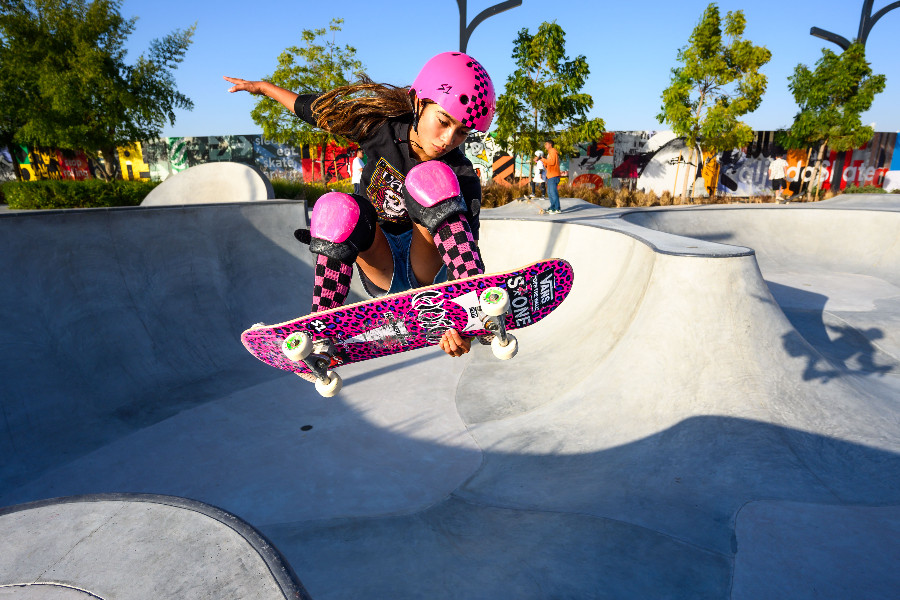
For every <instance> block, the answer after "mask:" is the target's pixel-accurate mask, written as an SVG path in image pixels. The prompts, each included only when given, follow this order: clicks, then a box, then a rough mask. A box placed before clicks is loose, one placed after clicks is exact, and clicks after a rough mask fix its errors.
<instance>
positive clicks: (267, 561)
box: [0, 494, 309, 600]
mask: <svg viewBox="0 0 900 600" xmlns="http://www.w3.org/2000/svg"><path fill="white" fill-rule="evenodd" d="M5 597H11V598H16V599H22V598H37V597H40V598H48V597H49V598H54V599H56V598H59V599H65V600H67V599H73V600H75V599H77V598H89V597H98V598H128V599H134V600H139V599H143V598H147V599H148V600H149V599H155V598H180V599H184V598H260V599H270V598H271V599H282V598H301V599H302V598H309V595H308V594H307V592H306V590H305V589H304V588H303V585H302V584H301V583H300V581H299V580H298V579H297V576H296V575H295V574H294V572H293V570H292V569H291V567H290V565H288V564H287V562H286V561H285V560H284V558H283V557H282V556H281V553H280V552H279V551H278V550H277V549H276V548H275V547H274V546H273V545H272V544H271V542H269V541H268V540H267V539H266V538H265V536H263V535H262V534H261V533H260V532H259V531H257V530H256V529H255V528H254V527H252V526H251V525H249V524H248V523H246V522H245V521H243V520H241V519H240V518H238V517H236V516H235V515H233V514H231V513H228V512H225V511H223V510H220V509H218V508H216V507H214V506H210V505H208V504H204V503H201V502H196V501H193V500H189V499H186V498H177V497H173V496H159V495H151V494H92V495H87V496H74V497H69V498H56V499H52V500H43V501H39V502H32V503H28V504H21V505H18V506H11V507H7V508H3V509H0V598H5Z"/></svg>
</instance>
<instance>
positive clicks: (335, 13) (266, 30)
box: [122, 0, 900, 136]
mask: <svg viewBox="0 0 900 600" xmlns="http://www.w3.org/2000/svg"><path fill="white" fill-rule="evenodd" d="M498 1H499V0H469V2H468V5H469V6H468V15H467V17H468V20H469V21H471V20H472V19H473V18H474V17H475V16H476V15H477V14H478V13H479V12H481V11H482V10H483V9H485V8H488V7H490V6H493V5H494V4H497V3H498ZM707 4H708V2H706V1H698V2H695V1H691V0H688V1H682V2H671V1H669V2H662V1H657V0H652V1H646V2H642V1H635V2H618V3H613V2H604V1H603V0H568V1H566V2H547V1H538V0H523V2H522V5H521V6H519V7H517V8H513V9H511V10H508V11H506V12H504V13H501V14H499V15H497V16H494V17H491V18H489V19H487V20H486V21H484V22H483V23H481V24H480V25H479V26H478V27H477V28H476V29H475V31H474V32H473V34H472V36H471V38H470V39H469V45H468V49H467V51H468V52H469V54H471V55H473V56H475V57H476V58H477V59H478V60H479V61H481V62H482V64H484V66H485V68H487V70H488V72H489V73H490V74H491V77H492V78H493V79H494V83H495V85H497V87H498V89H499V91H501V92H502V89H503V86H504V83H505V81H506V78H507V77H508V76H509V75H510V74H511V73H512V72H513V71H514V70H515V64H514V62H513V60H512V58H510V55H511V54H512V48H513V40H514V39H515V38H516V36H517V33H518V31H519V30H520V29H522V28H527V29H529V30H530V31H531V32H532V33H534V32H536V31H537V28H538V26H539V25H540V24H541V22H543V21H554V20H555V21H556V22H557V23H558V24H559V25H560V26H562V28H563V29H564V30H565V32H566V53H567V54H568V55H569V57H575V56H577V55H584V56H585V57H586V58H587V60H588V64H589V65H590V69H591V75H590V78H589V79H588V82H587V85H586V86H585V88H584V91H585V92H587V93H589V94H591V95H592V96H593V98H594V109H593V111H592V114H591V116H596V117H601V118H603V119H604V120H605V121H606V125H607V129H609V130H644V129H646V130H659V129H665V128H666V127H665V126H664V125H661V124H660V123H658V122H657V120H656V115H657V114H658V113H659V107H660V104H661V101H660V95H661V93H662V90H663V89H664V88H665V87H666V86H667V85H668V82H669V72H670V69H671V68H672V67H673V66H675V64H676V61H675V56H676V52H677V50H678V48H680V47H681V46H684V45H685V44H686V43H687V40H688V37H689V36H690V33H691V31H692V30H693V28H694V26H695V25H696V24H697V23H698V22H699V20H700V17H701V15H702V14H703V11H704V9H705V8H706V6H707ZM888 4H890V2H889V0H876V1H875V5H874V7H875V10H876V11H877V10H878V9H879V8H881V7H883V6H886V5H888ZM718 5H719V8H720V12H721V14H722V15H723V17H724V14H725V13H726V12H727V11H729V10H742V11H743V12H744V15H745V16H746V18H747V29H746V31H745V33H744V37H745V38H746V39H749V40H751V41H752V42H754V43H755V44H759V45H763V46H766V47H767V48H768V49H769V50H771V51H772V55H773V56H772V60H771V61H770V62H769V63H768V64H767V65H766V66H765V67H764V69H763V70H764V72H765V73H766V75H767V76H768V78H769V84H768V90H767V92H766V95H765V98H764V100H763V103H762V105H761V106H760V108H759V109H758V110H757V111H756V112H754V113H752V114H750V115H748V116H747V117H746V119H745V120H746V122H747V123H749V124H750V126H752V127H753V128H755V129H777V128H781V127H786V126H788V125H790V123H791V121H792V118H793V115H794V113H795V112H796V104H795V103H794V100H793V97H792V96H791V94H790V91H789V90H788V87H787V78H788V76H790V75H791V73H792V72H793V70H794V67H795V66H796V65H797V64H798V63H804V64H806V65H808V66H810V67H812V66H813V65H814V64H815V62H816V60H818V58H819V57H820V56H821V49H822V48H823V47H828V48H831V49H832V50H835V51H839V50H840V49H839V48H838V47H837V46H836V45H834V44H831V43H830V42H826V41H824V40H821V39H819V38H815V37H813V36H811V35H809V30H810V27H813V26H815V27H819V28H821V29H825V30H828V31H832V32H834V33H837V34H840V35H842V36H844V37H846V38H848V39H852V38H854V37H855V36H856V33H857V30H858V29H859V19H860V12H861V8H862V0H856V1H850V0H841V1H840V2H838V1H836V0H819V1H810V0H795V1H793V2H776V1H771V0H758V1H757V2H719V3H718ZM122 14H123V15H125V16H127V17H131V16H136V17H138V18H139V19H138V22H137V27H136V30H135V32H134V33H133V34H132V36H131V38H130V39H129V44H128V48H129V56H128V60H129V62H134V61H135V60H136V59H137V57H138V56H139V55H140V54H141V53H142V52H144V51H145V50H146V49H147V48H148V47H149V44H150V41H151V40H152V39H154V38H160V37H163V36H164V35H166V34H167V33H169V32H171V31H173V30H174V29H176V28H187V27H189V26H191V25H192V24H194V23H195V22H196V24H197V31H196V34H195V36H194V43H193V45H192V46H191V48H190V50H189V51H188V55H187V57H186V59H185V61H184V62H183V63H182V64H181V65H180V66H179V69H178V70H177V71H176V73H175V77H176V81H177V84H178V88H179V90H180V91H182V92H183V93H185V94H187V96H188V97H190V98H191V99H192V100H193V101H194V110H193V111H178V112H177V120H176V123H175V125H174V126H170V127H166V128H165V130H164V132H163V133H164V135H167V136H206V135H230V134H247V133H257V132H259V131H261V128H260V127H259V126H258V125H256V124H255V123H254V122H253V120H252V119H251V118H250V110H251V109H252V108H253V105H254V98H252V97H251V96H249V95H247V94H229V93H227V91H226V90H227V89H228V87H229V85H228V84H227V82H225V81H224V80H223V79H222V76H223V75H232V76H235V77H243V78H245V79H261V78H263V77H264V76H266V75H268V74H271V73H272V72H273V71H274V70H275V67H276V59H277V56H278V54H279V53H280V52H282V51H283V50H284V49H285V48H287V47H288V46H291V45H298V44H300V33H301V31H303V30H304V29H317V28H321V27H326V26H327V25H328V23H329V22H330V21H331V19H332V18H336V17H337V18H342V19H344V24H343V29H342V31H341V32H339V33H338V38H337V42H338V43H339V44H340V45H345V44H349V45H351V46H354V47H355V48H356V50H357V57H358V58H359V59H360V60H361V61H362V62H363V63H364V65H365V67H366V71H367V72H368V73H369V75H370V76H371V77H372V78H373V79H375V80H376V81H382V82H386V83H392V84H395V85H408V84H410V83H411V82H412V80H413V78H415V76H416V73H417V72H418V70H419V68H420V67H421V65H422V64H423V63H424V62H425V60H427V59H428V58H430V57H431V56H433V55H434V54H437V53H438V52H444V51H447V50H457V49H458V47H459V9H458V8H457V3H456V2H455V0H419V1H413V0H366V1H362V0H344V1H342V2H322V1H321V0H316V1H314V2H312V1H308V0H302V1H294V2H246V1H242V2H237V1H233V0H217V1H215V2H212V1H208V0H191V1H189V2H188V1H185V0H181V1H177V2H176V1H174V0H154V1H153V2H138V1H136V0H127V1H125V2H123V5H122ZM898 32H900V9H897V10H895V11H893V12H890V13H888V14H887V15H886V16H885V17H883V18H882V19H881V20H880V21H879V22H878V23H876V24H875V26H874V27H873V29H872V32H871V33H870V35H869V39H868V42H867V44H866V49H867V56H868V59H869V61H870V63H871V64H872V67H873V68H874V70H875V72H876V73H881V74H884V75H886V76H887V87H886V89H885V91H884V92H883V93H882V94H880V95H879V96H877V97H876V99H875V103H874V105H873V106H872V109H871V110H870V111H868V112H867V113H865V114H864V115H863V120H864V122H865V123H872V122H874V123H875V126H876V130H878V131H898V130H900V108H898V107H900V59H898V56H897V52H896V48H897V44H896V38H897V33H898Z"/></svg>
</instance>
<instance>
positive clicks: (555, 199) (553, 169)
mask: <svg viewBox="0 0 900 600" xmlns="http://www.w3.org/2000/svg"><path fill="white" fill-rule="evenodd" d="M544 149H545V150H546V151H547V158H546V160H544V166H546V167H547V196H548V197H549V198H550V209H549V210H547V213H548V214H551V215H556V214H559V213H560V208H559V176H560V172H559V153H558V152H557V151H556V148H554V147H553V142H552V141H550V140H547V141H546V142H544Z"/></svg>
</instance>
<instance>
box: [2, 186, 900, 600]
mask: <svg viewBox="0 0 900 600" xmlns="http://www.w3.org/2000/svg"><path fill="white" fill-rule="evenodd" d="M897 205H898V203H897V202H894V204H892V205H890V206H887V207H885V209H884V210H876V211H872V210H850V209H841V208H840V207H839V206H836V205H834V204H830V205H827V206H824V205H823V206H821V207H818V206H816V207H802V208H794V207H793V206H788V207H781V206H778V207H776V206H772V207H758V208H756V209H737V210H735V209H727V208H724V209H723V208H719V209H701V210H697V209H695V208H684V209H677V210H648V211H637V212H630V213H629V212H628V211H615V210H606V209H601V208H598V207H593V206H590V205H587V204H584V203H580V202H578V201H572V200H569V201H564V203H563V207H564V209H565V210H564V212H563V214H562V215H559V216H558V217H555V218H550V217H546V216H539V215H538V214H537V209H536V207H535V206H533V205H528V204H514V205H508V206H506V207H502V208H500V209H494V210H486V211H484V221H483V224H482V240H481V246H482V250H483V253H484V257H485V262H486V264H487V265H488V266H489V268H490V269H491V270H501V269H506V268H512V267H515V266H517V265H521V264H527V263H529V262H531V261H534V260H537V259H540V258H546V257H551V256H559V257H563V258H566V259H567V260H569V261H570V262H571V263H572V265H573V267H574V268H575V286H574V288H573V291H572V294H571V295H570V296H569V298H568V299H567V300H566V302H565V303H564V304H563V306H562V307H561V308H560V309H559V310H558V311H556V312H554V313H553V314H552V315H550V316H549V317H547V319H546V320H544V321H542V323H541V324H540V325H538V326H535V327H532V328H528V329H525V330H522V331H521V332H520V333H519V334H517V337H518V338H519V343H520V352H519V355H518V356H517V357H516V358H515V359H513V360H512V361H509V362H503V363H500V362H497V361H496V360H495V359H494V358H493V356H492V354H491V352H490V350H489V349H487V348H483V347H480V346H476V347H475V348H473V350H472V352H471V353H470V354H468V355H466V356H465V357H464V358H461V359H450V358H448V357H446V356H444V355H443V354H442V353H441V352H440V351H435V350H424V351H416V352H412V353H406V354H401V355H397V356H395V357H391V358H389V359H385V360H380V361H375V362H372V363H361V364H359V365H351V366H350V367H349V368H346V369H344V370H343V371H342V375H343V377H344V381H345V385H344V390H343V391H342V392H341V393H340V394H339V395H338V396H337V397H336V398H334V399H323V398H320V397H318V396H317V395H316V394H315V392H314V391H313V389H312V386H311V385H309V384H306V383H305V382H303V381H301V380H300V379H299V378H297V377H294V376H292V375H290V374H286V373H283V372H281V371H277V370H275V369H272V368H270V367H267V366H266V365H263V364H262V363H259V362H258V361H256V360H255V359H253V357H251V356H250V355H249V354H247V353H246V352H245V351H244V350H243V347H242V346H241V345H240V341H239V336H240V333H241V331H242V330H243V329H244V328H246V327H248V326H250V325H251V324H252V323H254V322H256V321H264V322H278V321H283V320H286V319H288V318H291V317H294V316H297V315H299V314H302V313H303V312H306V311H307V310H308V306H309V301H310V293H311V260H310V258H309V254H308V252H307V251H306V249H305V248H303V247H301V246H299V245H297V244H296V242H295V241H294V240H293V237H292V235H291V232H292V231H293V229H294V228H296V227H298V226H300V225H301V224H302V223H304V222H305V218H306V217H305V210H304V207H303V205H302V204H297V203H279V202H275V203H261V204H239V205H221V206H196V207H172V208H159V209H149V210H148V209H143V208H141V209H123V210H106V211H69V212H56V213H49V214H46V213H42V214H30V213H29V214H6V215H0V240H2V241H0V244H2V247H0V257H2V259H0V260H2V269H0V272H2V274H3V276H4V279H5V281H9V282H11V284H12V285H10V286H7V287H6V288H4V291H3V292H2V298H0V299H2V301H3V303H2V305H0V306H3V307H4V310H5V311H6V314H7V319H6V321H7V323H8V327H7V328H5V330H4V334H3V337H2V344H0V352H2V353H0V369H2V372H0V376H2V377H3V380H4V382H5V390H4V392H5V393H4V396H3V400H2V408H3V416H4V427H3V428H2V429H0V452H2V454H3V456H4V458H5V460H4V461H3V463H2V466H0V469H2V470H0V477H2V479H0V482H2V487H0V506H3V505H7V506H10V505H17V504H19V503H23V502H30V501H35V500H44V499H48V498H54V497H60V496H72V495H77V494H103V493H116V492H126V491H127V492H138V493H146V494H166V495H171V496H180V497H184V498H189V499H191V500H194V501H199V502H203V503H208V504H211V505H213V506H216V507H219V508H221V509H224V510H226V511H229V512H230V513H233V514H234V515H236V516H238V517H239V518H241V519H243V520H245V521H246V522H247V523H248V524H250V525H252V526H253V527H254V528H256V529H258V530H259V531H260V532H262V534H264V535H265V537H266V538H268V539H269V540H271V542H272V543H273V544H274V546H276V547H277V548H278V549H279V550H280V551H281V553H282V554H283V556H284V557H285V560H286V562H287V563H289V564H290V566H291V567H293V570H294V571H295V572H296V574H297V576H298V577H299V580H302V582H303V586H305V588H306V589H307V590H308V592H309V594H310V596H311V597H313V598H317V599H321V598H358V597H362V596H368V597H390V598H410V599H411V598H422V597H429V598H451V597H452V598H458V597H464V598H499V597H510V598H535V599H538V598H551V597H577V598H599V597H612V598H648V597H692V598H693V597H703V598H760V597H773V596H775V597H791V598H813V597H816V598H846V597H848V596H852V595H853V594H857V593H858V594H861V595H863V596H865V597H867V598H889V597H892V594H893V592H894V591H895V590H896V589H897V587H898V585H900V575H898V574H897V573H896V570H895V569H894V568H893V565H894V564H896V563H897V561H898V560H900V543H898V542H897V541H896V540H898V539H900V536H898V534H900V406H898V401H897V399H898V398H900V394H898V391H900V384H898V379H900V377H898V375H900V360H897V356H898V353H897V352H896V351H895V345H894V344H895V340H897V339H898V335H900V326H898V320H897V317H898V313H897V312H896V306H897V304H896V303H897V302H900V281H898V276H897V273H900V259H898V252H900V249H898V246H897V242H896V231H897V223H896V216H897V214H898V213H897V212H894V211H893V210H891V207H892V206H894V207H896V206H897ZM626 213H627V214H626ZM779 218H780V220H779ZM852 232H859V233H860V235H859V237H858V238H850V237H849V236H851V235H853V233H852ZM791 235H793V236H794V237H793V238H790V239H789V236H791ZM823 237H824V238H826V239H824V240H823V239H822V238H823ZM854 249H861V250H862V251H860V252H859V255H860V256H851V255H850V251H852V250H854ZM860 282H865V284H866V285H865V286H864V287H862V288H860V287H859V285H858V284H859V283H860ZM356 285H357V283H354V286H356ZM895 288H896V289H897V290H898V292H897V293H895V292H894V289H895ZM354 290H355V291H354V294H356V292H358V288H354ZM359 298H360V296H359V295H358V294H357V295H356V296H354V299H359ZM873 328H875V329H879V332H876V331H872V329H873ZM7 457H8V459H7ZM26 512H27V511H26ZM2 527H3V522H2V521H0V528H2ZM0 539H3V536H0ZM6 551H7V549H6V548H4V546H3V542H2V541H0V555H3V554H4V553H5V552H6ZM21 560H22V562H23V563H27V562H28V560H27V555H23V558H22V559H21ZM4 583H6V581H3V580H2V579H0V585H2V584H4ZM0 590H3V588H2V587H0Z"/></svg>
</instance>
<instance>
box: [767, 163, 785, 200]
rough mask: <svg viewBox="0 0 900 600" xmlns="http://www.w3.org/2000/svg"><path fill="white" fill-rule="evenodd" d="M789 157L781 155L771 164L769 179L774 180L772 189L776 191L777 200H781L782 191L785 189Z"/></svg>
mask: <svg viewBox="0 0 900 600" xmlns="http://www.w3.org/2000/svg"><path fill="white" fill-rule="evenodd" d="M786 156H787V155H785V154H784V153H782V154H780V155H779V156H778V157H776V158H775V160H773V161H772V162H770V163H769V179H771V180H772V189H773V190H774V191H775V200H781V190H783V189H784V188H785V174H786V173H787V168H788V162H787V161H786V160H785V158H786Z"/></svg>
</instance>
